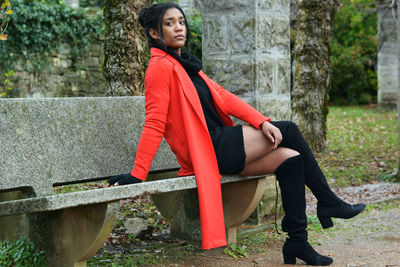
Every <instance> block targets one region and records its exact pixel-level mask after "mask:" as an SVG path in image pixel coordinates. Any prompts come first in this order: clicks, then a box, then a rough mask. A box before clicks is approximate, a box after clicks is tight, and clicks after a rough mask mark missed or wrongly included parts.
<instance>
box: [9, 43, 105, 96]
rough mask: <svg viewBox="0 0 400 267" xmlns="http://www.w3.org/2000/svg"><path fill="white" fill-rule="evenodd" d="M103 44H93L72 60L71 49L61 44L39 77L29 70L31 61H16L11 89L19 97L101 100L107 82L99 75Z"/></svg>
mask: <svg viewBox="0 0 400 267" xmlns="http://www.w3.org/2000/svg"><path fill="white" fill-rule="evenodd" d="M102 59H103V43H102V40H99V41H97V42H95V43H93V44H92V45H91V46H90V47H89V48H88V52H87V53H86V54H84V55H82V56H80V57H79V58H76V59H75V58H73V57H72V55H71V47H70V46H69V45H67V44H62V45H61V46H60V47H59V49H58V51H52V52H51V53H50V56H49V58H48V59H46V62H47V64H46V66H45V67H44V69H43V70H42V71H41V72H40V73H34V72H31V71H28V70H30V69H32V63H31V61H30V60H28V61H23V60H19V61H18V62H17V63H16V65H15V67H14V71H15V74H14V77H13V80H14V86H13V87H14V88H15V89H16V90H17V91H18V95H17V96H18V97H67V96H102V95H104V92H105V89H106V81H105V79H104V77H103V74H102V72H101V61H102Z"/></svg>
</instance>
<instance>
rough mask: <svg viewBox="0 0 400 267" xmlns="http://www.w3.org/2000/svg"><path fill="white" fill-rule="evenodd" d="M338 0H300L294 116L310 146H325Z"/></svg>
mask: <svg viewBox="0 0 400 267" xmlns="http://www.w3.org/2000/svg"><path fill="white" fill-rule="evenodd" d="M338 3H339V1H338V0H324V1H320V0H298V1H297V4H298V7H299V10H298V12H297V15H296V21H297V34H296V40H295V45H294V52H293V58H294V60H293V61H294V63H293V88H292V92H291V97H292V110H293V114H292V116H293V117H292V119H293V121H295V122H296V123H297V124H298V126H299V128H300V130H301V131H302V133H303V135H304V137H305V139H306V140H307V142H308V143H309V144H310V146H311V148H312V149H313V150H314V151H316V152H319V151H322V150H324V149H325V148H326V116H327V114H328V106H327V104H328V91H329V87H330V59H329V57H330V37H331V33H332V22H333V18H334V16H335V13H336V9H337V6H338Z"/></svg>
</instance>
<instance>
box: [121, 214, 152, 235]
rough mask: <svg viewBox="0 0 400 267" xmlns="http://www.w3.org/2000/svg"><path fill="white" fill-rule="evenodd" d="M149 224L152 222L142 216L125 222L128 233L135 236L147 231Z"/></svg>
mask: <svg viewBox="0 0 400 267" xmlns="http://www.w3.org/2000/svg"><path fill="white" fill-rule="evenodd" d="M149 226H150V224H149V223H148V222H147V221H146V220H145V219H142V218H130V219H128V220H127V221H126V222H125V224H124V227H125V229H126V233H127V234H132V235H134V236H137V235H140V233H141V232H142V231H146V230H147V229H148V228H149Z"/></svg>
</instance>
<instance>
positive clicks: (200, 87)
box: [156, 46, 246, 174]
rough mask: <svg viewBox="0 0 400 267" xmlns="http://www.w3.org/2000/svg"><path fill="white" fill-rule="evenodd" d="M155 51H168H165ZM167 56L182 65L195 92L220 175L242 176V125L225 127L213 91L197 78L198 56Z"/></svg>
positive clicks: (198, 68)
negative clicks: (213, 103)
mask: <svg viewBox="0 0 400 267" xmlns="http://www.w3.org/2000/svg"><path fill="white" fill-rule="evenodd" d="M156 47H157V48H159V49H162V50H164V51H165V49H164V48H162V47H158V46H156ZM167 53H169V54H170V55H171V56H173V57H174V58H175V59H176V60H178V61H179V63H181V64H182V66H183V67H184V69H185V70H186V72H187V74H188V75H189V77H190V79H191V80H192V82H193V84H194V87H195V88H196V91H197V93H198V95H199V98H200V102H201V106H202V108H203V112H204V117H205V119H206V123H207V127H208V131H209V133H210V136H211V140H212V143H213V145H214V151H215V155H216V158H217V162H218V168H219V172H220V173H221V174H237V173H239V172H241V171H242V170H243V168H244V164H245V160H246V154H245V151H244V143H243V131H242V125H238V126H224V124H223V123H222V120H221V118H220V117H219V115H218V113H217V112H216V111H215V109H214V106H213V105H212V99H211V98H212V96H211V92H210V89H209V88H208V86H207V84H206V83H205V82H204V80H203V79H202V78H201V77H200V76H199V74H198V73H199V71H200V70H201V69H202V64H201V62H200V61H199V60H198V59H197V58H196V57H195V56H193V55H191V54H189V53H186V52H182V53H181V56H179V55H177V54H176V53H174V52H172V51H167Z"/></svg>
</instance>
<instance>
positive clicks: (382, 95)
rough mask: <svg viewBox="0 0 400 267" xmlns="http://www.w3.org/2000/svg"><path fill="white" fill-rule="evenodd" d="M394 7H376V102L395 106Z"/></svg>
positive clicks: (395, 53)
mask: <svg viewBox="0 0 400 267" xmlns="http://www.w3.org/2000/svg"><path fill="white" fill-rule="evenodd" d="M396 12H397V11H396V8H395V7H394V8H393V7H389V5H382V6H380V7H379V9H378V37H379V43H378V48H380V49H379V51H378V73H377V74H378V104H379V106H381V107H395V106H396V103H397V89H398V77H397V75H393V74H394V73H396V72H397V65H398V63H397V26H396V17H395V16H396Z"/></svg>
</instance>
